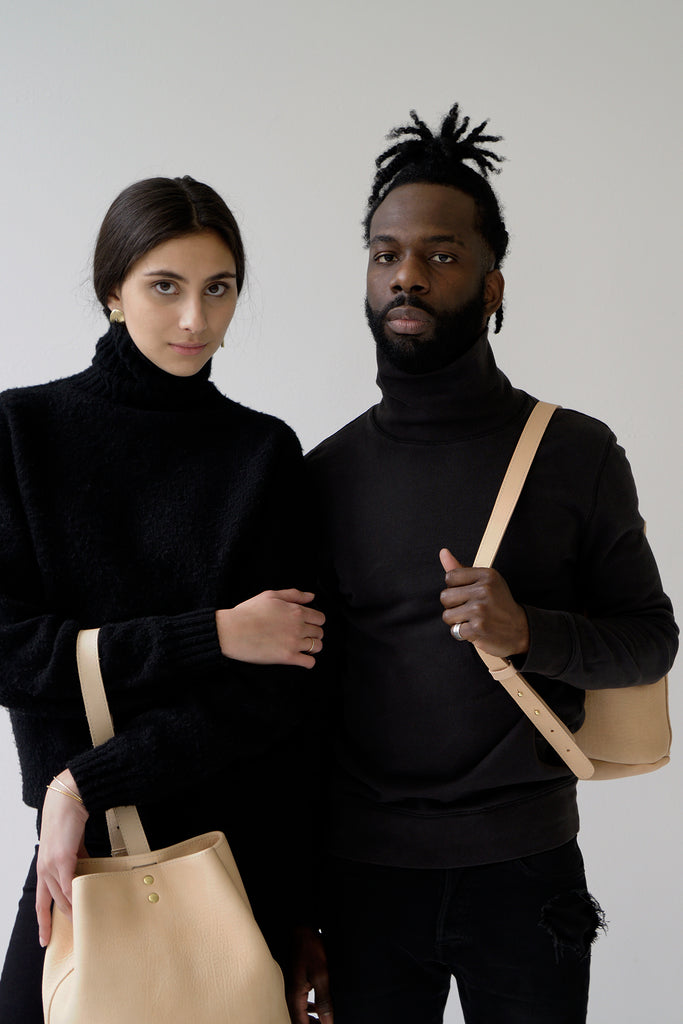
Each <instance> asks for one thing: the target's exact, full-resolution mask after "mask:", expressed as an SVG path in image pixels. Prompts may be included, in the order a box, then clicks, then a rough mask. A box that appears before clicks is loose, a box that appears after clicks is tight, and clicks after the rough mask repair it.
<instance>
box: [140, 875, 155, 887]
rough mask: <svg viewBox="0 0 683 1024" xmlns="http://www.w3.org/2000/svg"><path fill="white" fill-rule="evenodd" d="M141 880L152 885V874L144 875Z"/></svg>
mask: <svg viewBox="0 0 683 1024" xmlns="http://www.w3.org/2000/svg"><path fill="white" fill-rule="evenodd" d="M142 881H143V882H144V883H145V885H154V875H145V877H144V878H143V879H142Z"/></svg>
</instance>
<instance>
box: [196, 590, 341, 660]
mask: <svg viewBox="0 0 683 1024" xmlns="http://www.w3.org/2000/svg"><path fill="white" fill-rule="evenodd" d="M314 596H315V595H314V594H311V593H308V592H307V591H302V590H266V591H264V592H263V593H262V594H257V595H256V597H250V598H249V600H248V601H243V602H242V603H241V604H238V605H235V607H234V608H222V609H219V610H218V611H217V612H216V625H217V628H218V640H219V643H220V645H221V651H222V652H223V654H225V655H226V657H228V658H235V660H236V661H248V662H251V664H252V665H299V666H301V667H302V668H313V666H314V665H315V658H314V657H313V655H315V654H320V651H321V650H322V646H323V645H322V637H323V630H322V626H323V623H324V622H325V616H324V615H323V613H322V612H318V611H316V610H315V608H309V607H308V605H309V604H310V602H311V601H312V600H313V598H314Z"/></svg>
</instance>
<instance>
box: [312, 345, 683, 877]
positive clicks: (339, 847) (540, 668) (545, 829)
mask: <svg viewBox="0 0 683 1024" xmlns="http://www.w3.org/2000/svg"><path fill="white" fill-rule="evenodd" d="M378 383H379V386H380V388H381V390H382V396H383V397H382V401H381V402H380V404H379V405H377V406H375V407H374V408H372V409H370V410H368V412H366V413H364V414H363V415H362V416H360V417H359V418H358V419H356V420H354V421H353V422H352V423H350V424H348V425H347V426H346V427H344V428H343V429H342V430H340V431H339V432H338V433H337V434H335V435H333V436H332V437H330V438H328V439H327V440H326V441H324V442H323V443H322V444H321V445H320V446H319V447H318V448H316V449H315V451H314V452H312V453H311V454H310V456H309V457H308V466H309V469H310V471H311V474H312V477H313V480H314V483H315V485H316V487H317V488H318V489H319V491H320V495H321V501H322V507H323V521H322V530H323V572H324V574H325V577H326V585H327V590H328V594H329V601H330V609H329V610H330V614H329V616H328V619H329V622H328V625H329V626H330V627H331V628H332V629H334V628H335V626H336V628H337V630H338V631H339V632H340V634H341V637H340V651H341V654H340V664H341V680H340V689H339V705H338V709H337V715H338V722H339V723H340V728H339V732H338V743H337V751H338V758H337V762H338V763H337V770H336V782H335V788H334V801H333V813H332V833H331V848H332V851H333V852H334V853H336V854H338V855H340V856H345V857H349V858H351V859H355V860H362V861H367V862H374V863H380V864H388V865H395V866H406V867H456V866H462V865H468V864H478V863H487V862H495V861H500V860H506V859H510V858H514V857H520V856H525V855H528V854H531V853H534V852H539V851H542V850H544V849H551V848H552V847H554V846H558V845H560V844H561V843H563V842H564V841H566V840H568V839H570V838H571V837H572V836H573V835H574V834H575V833H576V831H577V829H578V814H577V808H576V785H575V779H574V777H573V776H571V775H570V773H569V771H568V769H567V768H565V767H564V765H558V764H557V763H556V762H555V763H552V761H551V759H550V758H549V757H548V756H547V755H548V752H547V751H546V750H544V749H543V744H542V741H541V742H539V741H538V737H537V734H536V732H535V730H534V729H533V726H531V724H530V723H529V722H528V721H527V719H526V718H524V716H522V714H521V712H520V711H519V709H518V708H517V706H516V705H515V704H514V702H513V701H511V700H510V698H509V697H508V695H507V694H506V693H505V692H504V690H503V689H502V687H501V686H500V685H499V684H497V683H495V682H494V681H493V680H492V679H491V677H490V676H489V674H488V672H487V671H486V669H485V667H484V666H483V664H482V662H481V660H480V659H479V657H478V656H477V654H476V652H475V651H474V649H473V648H472V646H471V645H470V644H468V643H457V642H456V641H454V640H453V639H452V638H451V637H450V635H449V632H448V629H447V627H446V626H445V625H444V623H443V622H442V620H441V612H442V610H443V609H442V607H441V604H440V602H439V594H440V592H441V590H442V588H443V585H444V583H443V571H442V569H441V566H440V564H439V557H438V555H439V549H440V548H442V547H448V548H450V550H451V551H452V552H453V554H454V555H455V556H456V557H457V558H458V559H459V560H460V561H461V562H462V563H463V564H465V565H471V561H472V559H473V557H474V554H475V552H476V549H477V546H478V543H479V541H480V539H481V536H482V533H483V531H484V528H485V525H486V522H487V520H488V516H489V514H490V511H491V508H492V506H493V502H494V500H495V497H496V494H497V492H498V488H499V486H500V483H501V480H502V478H503V475H504V472H505V469H506V467H507V464H508V461H509V459H510V456H511V455H512V451H513V449H514V446H515V444H516V442H517V440H518V438H519V435H520V433H521V430H522V427H523V424H524V422H525V420H526V418H527V416H528V414H529V412H530V410H531V408H532V407H533V404H534V400H533V399H532V398H530V396H529V395H527V394H525V393H524V392H522V391H518V390H516V389H514V388H513V387H512V386H511V385H510V383H509V381H508V380H507V379H506V378H505V377H504V376H503V374H502V373H500V371H499V370H498V369H497V367H496V364H495V361H494V358H493V354H492V352H491V349H490V347H489V345H488V341H487V339H486V337H485V336H482V337H481V338H480V339H479V340H478V341H477V342H476V343H475V345H474V346H473V347H472V348H471V349H470V350H469V351H468V352H466V353H465V354H464V355H463V356H462V357H461V358H459V359H458V360H457V361H456V362H455V363H453V364H452V365H451V366H449V367H447V368H446V369H444V370H439V371H435V372H433V373H427V374H421V375H411V374H406V373H404V372H402V371H400V370H397V369H395V368H393V367H392V366H391V365H389V364H388V363H387V362H386V361H384V360H383V359H382V358H381V357H380V362H379V376H378ZM496 568H497V569H498V570H499V571H500V572H501V574H502V575H503V577H504V578H505V579H506V580H507V582H508V584H509V586H510V589H511V591H512V593H513V595H514V597H515V598H516V600H517V601H519V602H520V603H522V604H523V605H524V606H525V607H526V610H527V615H528V618H529V624H530V632H531V647H530V650H529V652H528V654H527V655H526V657H525V658H524V659H523V663H522V665H521V667H522V668H523V670H524V671H525V672H527V673H528V674H529V678H530V681H532V682H533V684H534V685H536V686H537V687H538V689H539V690H540V691H541V693H542V694H543V695H544V696H545V697H546V699H547V700H548V701H549V703H550V704H551V705H552V706H553V707H554V708H555V709H556V710H557V711H558V713H559V714H560V715H561V716H562V717H563V718H564V720H565V721H566V722H567V723H568V724H570V726H573V727H577V726H578V725H579V724H580V722H581V720H582V705H583V690H584V689H586V688H591V687H604V686H623V685H628V684H633V683H640V682H649V681H653V680H655V679H656V678H659V677H660V676H661V675H662V674H663V673H664V672H665V671H666V670H667V669H668V667H669V665H670V663H671V661H672V660H673V655H674V653H675V650H676V647H677V639H676V637H677V630H676V626H675V623H674V621H673V616H672V612H671V605H670V603H669V601H668V599H667V598H666V596H665V595H664V594H663V593H662V589H661V584H660V580H659V575H658V573H657V568H656V566H655V563H654V560H653V558H652V554H651V552H650V549H649V547H648V545H647V542H646V540H645V538H644V536H643V521H642V519H641V518H640V515H639V514H638V509H637V499H636V493H635V489H634V486H633V481H632V477H631V473H630V470H629V467H628V463H627V462H626V458H625V456H624V453H623V451H622V449H621V448H619V447H618V446H617V444H616V442H615V439H614V437H613V435H612V434H611V433H610V431H609V429H608V428H607V427H605V426H604V424H602V423H599V422H598V421H597V420H594V419H590V418H589V417H586V416H582V415H581V414H579V413H575V412H570V411H566V410H560V411H558V412H557V413H556V414H555V416H554V417H553V420H552V422H551V424H550V427H549V428H548V432H547V435H546V437H545V439H544V441H543V444H542V446H541V449H540V451H539V453H538V455H537V457H536V460H535V462H534V465H533V466H532V469H531V472H530V475H529V478H528V481H527V484H526V486H525V489H524V492H523V494H522V497H521V499H520V501H519V504H518V507H517V510H516V512H515V514H514V517H513V519H512V522H511V524H510V526H509V528H508V531H507V534H506V536H505V538H504V541H503V543H502V545H501V548H500V552H499V555H498V557H497V560H496ZM326 629H327V627H326ZM328 634H329V629H328ZM326 648H327V649H328V650H329V644H326Z"/></svg>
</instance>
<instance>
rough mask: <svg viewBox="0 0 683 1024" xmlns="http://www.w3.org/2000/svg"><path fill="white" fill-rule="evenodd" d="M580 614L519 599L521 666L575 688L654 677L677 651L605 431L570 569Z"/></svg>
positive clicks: (634, 505)
mask: <svg viewBox="0 0 683 1024" xmlns="http://www.w3.org/2000/svg"><path fill="white" fill-rule="evenodd" d="M577 591H578V594H579V598H580V602H581V613H578V612H570V611H554V610H549V609H545V608H537V607H530V606H526V605H525V610H526V613H527V617H528V620H529V631H530V647H529V651H528V652H527V654H526V656H525V657H524V658H523V659H515V664H516V665H517V667H518V668H520V670H522V671H524V672H530V673H536V674H538V675H543V676H546V677H549V678H552V679H558V680H561V681H562V682H565V683H568V684H570V685H571V686H575V687H579V688H581V689H586V690H589V689H607V688H614V687H622V686H635V685H639V684H647V683H653V682H656V681H657V680H658V679H660V678H661V677H662V676H663V675H665V674H666V672H668V670H669V669H670V668H671V665H672V664H673V660H674V657H675V654H676V651H677V649H678V628H677V626H676V623H675V621H674V617H673V610H672V607H671V602H670V601H669V599H668V597H667V596H666V594H665V593H664V591H663V590H662V584H661V580H660V576H659V572H658V569H657V565H656V563H655V560H654V556H653V554H652V551H651V549H650V546H649V544H648V542H647V539H646V537H645V530H644V522H643V519H642V518H641V516H640V513H639V511H638V498H637V494H636V488H635V484H634V481H633V476H632V473H631V469H630V466H629V464H628V461H627V458H626V455H625V453H624V450H623V449H622V448H621V447H620V446H619V445H617V443H616V440H615V438H614V436H613V435H611V436H610V439H609V442H608V445H607V449H606V452H605V457H604V459H603V462H602V466H601V472H600V474H599V478H598V480H597V484H596V488H595V492H594V501H593V505H592V508H591V510H590V512H589V514H588V516H587V519H586V522H585V525H584V534H583V538H582V545H581V551H580V558H579V564H578V569H577Z"/></svg>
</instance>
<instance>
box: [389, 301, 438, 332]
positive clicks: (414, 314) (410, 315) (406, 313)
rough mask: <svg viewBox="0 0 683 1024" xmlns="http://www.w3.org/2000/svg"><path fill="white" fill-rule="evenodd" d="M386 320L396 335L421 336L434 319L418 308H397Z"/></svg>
mask: <svg viewBox="0 0 683 1024" xmlns="http://www.w3.org/2000/svg"><path fill="white" fill-rule="evenodd" d="M384 319H385V321H386V322H387V323H388V324H389V326H390V328H391V330H392V331H393V332H394V333H395V334H421V333H422V331H424V330H425V328H426V327H428V326H429V325H430V324H431V323H432V322H433V319H434V318H433V317H432V316H431V315H430V314H429V313H427V312H426V311H425V310H424V309H418V308H417V307H416V306H395V307H394V309H390V310H389V312H388V313H387V315H386V316H385V318H384Z"/></svg>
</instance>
